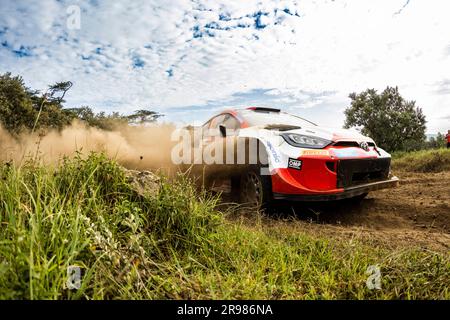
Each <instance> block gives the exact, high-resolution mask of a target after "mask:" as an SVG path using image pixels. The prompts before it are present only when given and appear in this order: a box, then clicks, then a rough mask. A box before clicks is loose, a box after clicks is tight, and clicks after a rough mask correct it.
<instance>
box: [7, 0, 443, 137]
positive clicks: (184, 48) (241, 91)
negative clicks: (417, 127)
mask: <svg viewBox="0 0 450 320" xmlns="http://www.w3.org/2000/svg"><path fill="white" fill-rule="evenodd" d="M74 6H75V7H74ZM74 8H75V11H74ZM77 10H79V13H80V14H79V22H80V23H79V25H77V24H76V23H75V24H73V22H74V21H78V20H77V18H78V15H77ZM448 12H450V3H449V2H448V1H445V0H442V1H439V0H434V1H425V0H410V1H408V0H386V1H370V0H368V1H362V0H354V1H343V0H342V1H340V0H335V1H332V0H330V1H275V0H267V1H263V0H261V1H253V0H246V1H242V0H239V1H238V0H216V1H203V0H196V1H187V0H167V1H162V0H161V1H156V0H151V1H139V0H135V1H114V2H112V1H102V0H90V1H89V0H85V1H81V0H78V1H77V0H71V1H68V0H67V1H66V0H60V1H57V0H41V1H26V0H18V1H8V0H0V72H2V73H3V72H6V71H11V72H12V73H14V74H20V75H22V76H23V77H24V78H25V80H26V83H27V85H29V86H30V87H32V88H37V89H45V88H46V86H47V85H48V84H51V83H54V82H56V81H66V80H71V81H72V82H73V83H74V86H73V88H72V89H71V91H70V92H69V93H68V95H67V106H70V107H74V106H81V105H89V106H91V107H93V108H94V109H95V110H97V111H101V110H104V111H119V112H123V113H129V112H131V111H133V110H136V109H140V108H150V109H153V110H157V111H160V112H162V113H164V114H166V117H165V119H166V121H175V122H178V123H196V122H197V123H198V122H202V121H204V120H206V119H207V118H208V117H209V116H211V115H212V114H213V113H214V112H216V111H218V110H220V109H223V108H227V107H242V106H247V105H260V106H274V107H280V108H282V109H285V110H288V111H291V112H294V113H296V114H300V115H302V116H304V117H307V118H309V119H311V120H312V121H314V122H316V123H319V124H324V125H328V126H334V127H340V126H342V124H343V120H344V115H343V110H344V109H345V108H346V107H347V106H348V105H349V102H350V101H349V99H348V94H349V93H350V92H354V91H356V92H358V91H362V90H364V89H366V88H375V89H378V90H383V89H384V88H385V87H386V86H388V85H390V86H396V85H397V86H399V89H400V92H401V93H402V95H403V96H404V97H405V98H406V99H410V100H416V102H417V104H418V105H419V106H420V107H422V108H423V110H424V112H425V114H426V116H427V119H428V132H430V133H432V132H437V131H444V130H445V131H446V130H447V129H450V33H449V30H450V19H448V17H447V16H448ZM74 19H75V20H74Z"/></svg>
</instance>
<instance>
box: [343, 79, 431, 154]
mask: <svg viewBox="0 0 450 320" xmlns="http://www.w3.org/2000/svg"><path fill="white" fill-rule="evenodd" d="M349 97H350V99H351V100H352V101H351V105H350V107H348V108H347V109H346V110H345V116H346V120H345V127H346V128H351V127H356V128H358V129H360V130H361V133H362V134H364V135H367V136H370V137H371V138H373V139H374V140H375V141H376V143H377V144H378V145H379V146H380V147H382V148H384V149H386V150H388V151H397V150H411V149H419V148H421V147H422V146H423V143H424V141H425V129H426V126H425V124H426V120H425V115H424V114H423V112H422V109H421V108H419V107H417V106H416V103H415V101H406V100H405V99H404V98H403V97H402V96H401V95H400V93H399V91H398V88H397V87H395V88H393V87H387V88H386V89H385V90H384V91H383V92H381V93H377V91H376V90H374V89H367V90H365V91H363V92H361V93H359V94H357V93H351V94H350V95H349Z"/></svg>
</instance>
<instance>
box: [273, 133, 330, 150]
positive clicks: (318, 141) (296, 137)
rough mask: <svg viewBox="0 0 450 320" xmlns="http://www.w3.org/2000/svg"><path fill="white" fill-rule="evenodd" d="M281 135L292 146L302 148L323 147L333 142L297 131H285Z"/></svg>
mask: <svg viewBox="0 0 450 320" xmlns="http://www.w3.org/2000/svg"><path fill="white" fill-rule="evenodd" d="M281 136H282V137H283V138H284V140H286V142H287V143H289V144H290V145H291V146H294V147H300V148H311V149H323V148H325V147H326V146H328V145H329V144H330V143H331V141H329V140H326V139H322V138H317V137H310V136H304V135H302V134H296V133H283V134H282V135H281Z"/></svg>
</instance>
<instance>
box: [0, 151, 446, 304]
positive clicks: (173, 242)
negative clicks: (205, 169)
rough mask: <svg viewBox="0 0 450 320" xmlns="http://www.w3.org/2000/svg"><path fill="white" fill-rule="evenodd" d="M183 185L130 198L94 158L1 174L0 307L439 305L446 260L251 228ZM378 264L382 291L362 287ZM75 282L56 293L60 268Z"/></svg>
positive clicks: (62, 281) (61, 280) (122, 177)
mask: <svg viewBox="0 0 450 320" xmlns="http://www.w3.org/2000/svg"><path fill="white" fill-rule="evenodd" d="M217 202H218V198H217V197H213V196H209V195H208V194H206V193H198V192H197V191H196V190H195V189H194V187H193V186H192V184H191V183H190V182H189V181H188V180H187V179H186V178H185V177H184V176H179V177H177V178H176V179H175V180H170V181H169V180H166V179H164V178H163V179H162V180H161V183H160V186H159V192H156V193H155V194H148V195H142V194H139V193H137V192H135V191H134V190H133V188H132V187H131V185H130V184H129V182H128V179H127V176H126V174H125V172H124V170H123V169H122V168H121V167H120V166H119V165H118V164H117V163H116V162H114V161H112V160H108V159H107V158H106V157H105V156H103V155H101V154H91V155H90V156H89V157H87V158H82V157H81V156H77V157H75V158H74V159H64V160H63V161H62V162H61V163H60V164H59V165H58V166H55V167H43V166H40V165H37V164H36V163H33V162H29V163H27V164H26V165H24V166H22V167H15V166H13V165H7V164H5V165H2V166H1V167H0V221H1V225H0V298H2V299H80V298H81V299H178V298H194V299H195V298H206V299H210V298H213V299H217V298H220V299H237V298H242V299H293V298H296V299H317V298H320V299H335V298H358V299H362V298H447V299H448V298H450V292H449V289H448V283H449V282H450V273H449V270H450V262H449V257H448V255H446V254H443V253H435V252H429V251H422V250H420V249H411V250H408V251H396V252H392V251H389V250H388V249H383V248H373V247H369V246H367V245H364V244H361V243H357V242H348V241H347V240H342V241H330V240H328V239H324V238H320V237H312V236H307V235H304V234H297V233H295V232H293V231H292V230H289V229H284V228H282V227H277V226H272V227H268V226H265V225H264V224H262V223H261V220H260V219H256V217H255V223H254V225H252V226H248V225H244V224H242V223H239V222H236V221H230V220H228V219H226V217H225V215H224V214H223V213H221V212H218V211H217V210H216V205H217ZM374 264H378V265H380V267H381V272H382V290H369V289H368V288H367V286H366V280H367V278H368V275H367V274H366V270H367V267H368V266H370V265H374ZM68 266H79V267H81V269H82V286H81V288H80V289H78V290H69V289H68V288H67V287H66V280H67V267H68Z"/></svg>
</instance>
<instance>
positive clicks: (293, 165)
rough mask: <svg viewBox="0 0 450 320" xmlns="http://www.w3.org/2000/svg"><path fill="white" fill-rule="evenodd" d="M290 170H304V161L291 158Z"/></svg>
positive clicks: (289, 162)
mask: <svg viewBox="0 0 450 320" xmlns="http://www.w3.org/2000/svg"><path fill="white" fill-rule="evenodd" d="M288 168H292V169H296V170H302V160H298V159H292V158H289V161H288Z"/></svg>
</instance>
